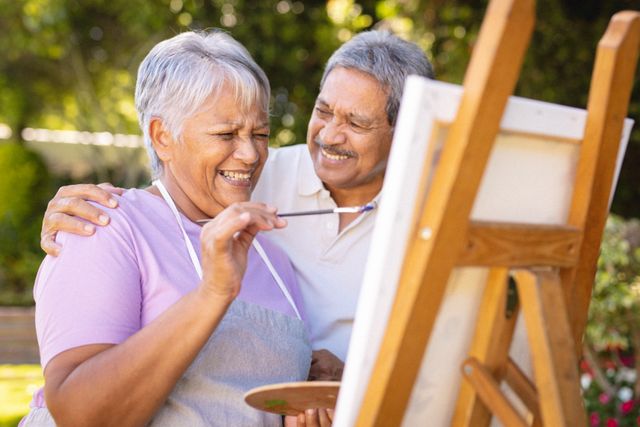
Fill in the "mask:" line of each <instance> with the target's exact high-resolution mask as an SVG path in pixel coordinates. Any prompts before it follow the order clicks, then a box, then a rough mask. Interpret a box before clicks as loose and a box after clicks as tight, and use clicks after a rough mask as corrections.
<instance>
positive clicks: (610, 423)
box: [606, 418, 618, 427]
mask: <svg viewBox="0 0 640 427" xmlns="http://www.w3.org/2000/svg"><path fill="white" fill-rule="evenodd" d="M606 425H607V427H618V420H616V419H615V418H607V424H606Z"/></svg>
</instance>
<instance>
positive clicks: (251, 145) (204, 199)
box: [155, 83, 269, 220]
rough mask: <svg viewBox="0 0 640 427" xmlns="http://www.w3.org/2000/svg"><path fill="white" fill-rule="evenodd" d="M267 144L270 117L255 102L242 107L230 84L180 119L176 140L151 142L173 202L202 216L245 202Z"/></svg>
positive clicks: (260, 166) (215, 213)
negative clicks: (185, 117) (190, 114)
mask: <svg viewBox="0 0 640 427" xmlns="http://www.w3.org/2000/svg"><path fill="white" fill-rule="evenodd" d="M166 136H167V135H166ZM268 143H269V117H268V114H267V112H266V111H264V110H263V108H262V104H261V103H260V102H258V100H256V102H254V103H253V104H252V105H250V106H249V107H248V108H246V109H243V108H242V107H241V105H240V103H239V102H238V101H237V99H236V96H235V90H234V87H233V86H231V85H230V84H228V83H224V84H223V85H222V87H221V88H220V90H219V91H217V93H216V94H215V95H212V96H210V97H208V98H207V99H206V100H205V102H204V103H203V104H202V106H201V107H200V108H199V109H198V111H197V112H196V113H195V114H193V115H192V116H190V117H188V118H187V119H186V120H185V121H184V122H183V123H182V132H181V135H180V139H179V141H177V140H175V139H174V138H171V137H170V136H169V138H168V143H167V144H164V145H163V144H157V143H156V144H155V146H156V152H157V153H158V156H159V157H160V158H161V160H162V161H163V163H164V175H163V182H164V183H165V185H167V187H169V189H170V192H171V194H172V196H173V197H174V199H176V203H177V204H178V206H179V207H180V208H181V209H182V211H183V212H184V213H185V214H186V215H187V216H189V217H192V216H196V217H200V218H202V217H214V216H215V215H217V214H218V213H219V212H220V211H222V210H223V209H224V208H226V207H227V206H229V205H231V204H232V203H236V202H245V201H248V200H249V198H250V196H251V191H252V190H253V188H254V187H255V184H256V182H257V180H258V177H259V176H260V172H261V171H262V167H263V166H264V162H265V160H266V159H267V147H268ZM158 145H159V146H158ZM172 189H173V191H172ZM175 193H178V194H175ZM182 196H186V199H188V200H186V201H182V199H184V197H182ZM181 201H182V203H181ZM189 202H190V203H189ZM185 205H186V206H185ZM191 219H192V220H193V219H196V218H191Z"/></svg>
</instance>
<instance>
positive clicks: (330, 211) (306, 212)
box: [278, 209, 334, 217]
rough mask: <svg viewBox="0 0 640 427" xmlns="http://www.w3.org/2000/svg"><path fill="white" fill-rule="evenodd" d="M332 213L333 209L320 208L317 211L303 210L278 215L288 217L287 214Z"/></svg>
mask: <svg viewBox="0 0 640 427" xmlns="http://www.w3.org/2000/svg"><path fill="white" fill-rule="evenodd" d="M332 213H334V210H333V209H322V210H319V211H303V212H287V213H281V214H278V216H279V217H288V216H305V215H326V214H332Z"/></svg>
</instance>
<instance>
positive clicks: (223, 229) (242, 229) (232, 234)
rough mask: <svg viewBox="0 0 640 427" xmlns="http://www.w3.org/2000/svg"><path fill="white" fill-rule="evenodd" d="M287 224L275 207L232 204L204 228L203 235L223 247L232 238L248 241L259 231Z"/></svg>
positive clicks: (220, 247)
mask: <svg viewBox="0 0 640 427" xmlns="http://www.w3.org/2000/svg"><path fill="white" fill-rule="evenodd" d="M285 225H286V222H283V220H282V218H278V217H277V216H276V215H275V209H267V208H265V207H264V205H262V204H252V203H241V204H236V205H232V206H230V207H228V208H226V209H225V210H224V211H222V212H221V213H220V214H218V216H217V217H216V218H215V219H214V220H213V221H211V222H210V223H208V224H207V225H206V226H205V227H204V228H203V236H206V237H207V238H210V239H212V240H213V241H214V242H216V244H217V245H219V249H223V246H224V245H226V244H227V243H228V242H229V241H231V239H235V240H238V241H241V242H243V243H246V242H247V241H249V242H250V240H251V239H253V237H254V236H255V235H256V234H257V233H258V232H259V231H267V230H272V229H273V228H281V227H283V226H285Z"/></svg>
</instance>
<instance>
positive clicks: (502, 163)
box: [334, 76, 632, 427]
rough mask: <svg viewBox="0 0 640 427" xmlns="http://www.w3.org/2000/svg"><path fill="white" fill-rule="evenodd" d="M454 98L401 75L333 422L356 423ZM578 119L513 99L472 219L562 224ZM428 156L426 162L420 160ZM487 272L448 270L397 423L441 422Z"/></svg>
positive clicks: (516, 351)
mask: <svg viewBox="0 0 640 427" xmlns="http://www.w3.org/2000/svg"><path fill="white" fill-rule="evenodd" d="M461 94H462V87H460V86H457V85H451V84H446V83H441V82H435V81H430V80H426V79H423V78H421V77H415V76H412V77H410V78H409V79H408V80H407V83H406V86H405V91H404V95H403V100H402V105H401V107H400V112H399V116H398V122H397V124H396V132H395V135H394V141H393V146H392V150H391V155H390V159H389V164H388V167H387V173H386V176H385V182H384V186H383V197H382V200H381V203H380V206H379V211H378V217H377V220H376V226H375V229H374V231H373V236H372V244H371V248H370V252H369V258H368V262H367V267H366V270H365V274H364V278H363V284H362V288H361V293H360V300H359V303H358V308H357V311H356V321H355V324H354V329H353V334H352V338H351V342H350V350H349V355H348V357H347V360H346V369H345V372H344V376H343V381H342V387H341V392H340V396H339V399H338V405H337V408H336V419H335V420H334V425H335V426H338V427H346V426H351V425H353V424H354V423H355V420H356V417H357V413H358V410H359V408H360V405H361V402H362V398H363V395H364V392H365V389H366V386H367V384H368V379H369V377H370V376H371V371H372V369H373V365H374V364H375V360H376V356H377V353H378V350H379V348H380V342H381V340H382V337H383V334H384V330H385V327H386V324H387V320H388V317H389V312H390V310H391V305H392V302H393V299H394V295H395V292H396V289H397V283H398V279H399V276H400V271H401V267H402V261H403V259H404V256H405V249H406V244H407V241H408V234H409V232H410V229H411V225H412V224H411V221H412V216H413V206H414V204H415V202H416V200H417V198H418V195H417V192H418V186H419V182H418V181H419V180H420V177H421V176H422V172H423V171H422V169H423V160H424V158H425V155H426V153H427V152H428V147H427V143H428V141H430V139H431V134H432V132H434V130H435V129H436V128H437V126H438V125H437V123H451V122H452V121H453V119H454V117H455V114H456V111H457V108H458V104H459V101H460V97H461ZM585 119H586V112H585V111H584V110H581V109H576V108H571V107H564V106H559V105H555V104H549V103H544V102H539V101H532V100H527V99H522V98H517V97H511V98H510V100H509V102H508V104H507V108H506V111H505V114H504V116H503V119H502V122H501V132H500V135H499V136H498V139H497V140H496V142H495V145H494V149H493V151H492V153H491V156H490V159H489V162H488V165H487V170H486V171H485V175H484V177H483V181H482V183H481V186H480V189H479V192H478V196H477V199H476V202H475V204H474V207H473V211H472V219H476V220H494V221H495V220H497V221H510V222H526V223H540V224H563V223H564V222H565V221H566V218H567V214H568V209H569V203H570V195H571V192H572V183H573V177H574V176H575V168H576V163H577V153H578V151H577V150H578V146H577V144H576V142H575V141H578V140H580V139H582V137H583V132H584V125H585ZM631 127H632V121H631V120H629V119H627V120H626V121H625V126H624V130H623V135H622V143H621V148H620V152H619V156H618V162H617V168H616V176H615V180H614V183H615V181H617V176H618V173H619V170H620V166H621V164H622V158H623V155H624V151H625V149H626V143H627V141H628V138H629V135H630V132H631ZM441 133H443V132H441ZM444 136H445V135H440V134H439V137H438V138H437V140H438V141H439V142H441V141H443V140H444ZM550 139H551V140H550ZM439 142H436V144H437V143H439ZM436 152H437V150H436ZM434 157H436V158H437V155H435V156H434ZM434 161H435V160H434V159H429V160H428V161H427V164H430V163H431V162H434ZM614 185H615V184H614ZM420 197H421V198H422V197H423V195H421V196H420ZM486 273H487V270H486V269H483V268H464V269H462V268H459V269H455V270H454V272H453V274H452V276H451V278H450V280H449V283H448V285H447V291H446V294H445V298H444V300H443V304H442V309H441V311H440V313H439V315H438V318H437V321H436V324H435V326H434V330H433V332H432V337H431V341H430V345H429V348H428V349H427V351H426V352H425V357H424V358H423V362H422V367H421V370H420V373H419V375H418V378H417V380H416V386H415V387H414V390H413V392H412V396H411V399H410V402H409V405H408V409H407V411H406V413H405V418H404V420H403V425H405V426H418V425H428V426H435V427H438V426H446V425H449V423H450V419H451V416H452V413H453V410H454V406H455V400H456V398H457V392H458V387H459V383H460V364H461V362H462V361H463V360H464V358H465V356H466V353H467V348H468V345H469V342H470V338H471V335H472V333H473V328H474V326H475V315H476V313H477V310H478V304H479V302H480V298H481V295H482V291H483V286H484V282H485V279H486ZM525 341H526V340H525V336H524V331H523V328H522V327H519V328H518V331H517V332H516V338H515V340H514V345H513V346H512V349H511V353H512V355H513V356H514V357H516V359H518V360H519V361H520V362H524V364H525V365H526V364H527V357H528V352H527V349H526V343H525Z"/></svg>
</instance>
